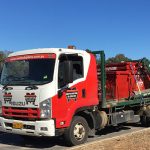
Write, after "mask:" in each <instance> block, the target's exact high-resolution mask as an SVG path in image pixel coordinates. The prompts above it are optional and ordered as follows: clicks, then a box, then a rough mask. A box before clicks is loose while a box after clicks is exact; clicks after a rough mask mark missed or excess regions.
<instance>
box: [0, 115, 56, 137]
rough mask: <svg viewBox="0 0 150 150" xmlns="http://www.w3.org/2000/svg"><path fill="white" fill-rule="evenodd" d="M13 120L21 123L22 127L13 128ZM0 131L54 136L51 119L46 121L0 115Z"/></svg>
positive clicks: (53, 123) (53, 124) (53, 126)
mask: <svg viewBox="0 0 150 150" xmlns="http://www.w3.org/2000/svg"><path fill="white" fill-rule="evenodd" d="M14 122H16V123H21V124H23V127H22V128H21V129H14V128H13V123H14ZM0 131H2V132H8V133H14V134H21V135H31V136H55V122H54V120H53V119H50V120H46V121H21V120H12V119H5V118H3V117H0Z"/></svg>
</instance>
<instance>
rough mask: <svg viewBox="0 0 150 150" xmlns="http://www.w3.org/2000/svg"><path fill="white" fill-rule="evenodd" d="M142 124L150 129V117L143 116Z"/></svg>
mask: <svg viewBox="0 0 150 150" xmlns="http://www.w3.org/2000/svg"><path fill="white" fill-rule="evenodd" d="M140 121H141V124H142V126H143V127H150V117H147V116H146V115H143V116H141V120H140Z"/></svg>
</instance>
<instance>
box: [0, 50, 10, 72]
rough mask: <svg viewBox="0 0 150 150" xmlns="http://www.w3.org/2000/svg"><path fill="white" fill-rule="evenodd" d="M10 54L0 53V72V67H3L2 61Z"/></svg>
mask: <svg viewBox="0 0 150 150" xmlns="http://www.w3.org/2000/svg"><path fill="white" fill-rule="evenodd" d="M10 53H12V52H11V51H7V50H5V51H0V72H1V70H2V67H3V64H4V61H5V58H6V57H7V56H8V55H9V54H10Z"/></svg>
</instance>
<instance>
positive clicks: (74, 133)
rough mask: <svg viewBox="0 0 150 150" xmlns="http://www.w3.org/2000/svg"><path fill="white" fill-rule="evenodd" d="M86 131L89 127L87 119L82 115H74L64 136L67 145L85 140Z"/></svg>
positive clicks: (81, 142) (77, 143) (86, 136)
mask: <svg viewBox="0 0 150 150" xmlns="http://www.w3.org/2000/svg"><path fill="white" fill-rule="evenodd" d="M88 131H89V127H88V123H87V121H86V120H85V119H84V118H83V117H80V116H75V117H74V119H73V121H72V123H71V125H70V127H69V128H68V129H67V130H66V132H65V134H64V136H65V139H66V141H67V143H68V145H70V146H73V145H79V144H83V143H85V142H86V140H87V138H88Z"/></svg>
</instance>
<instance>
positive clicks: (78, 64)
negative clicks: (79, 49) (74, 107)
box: [58, 54, 83, 88]
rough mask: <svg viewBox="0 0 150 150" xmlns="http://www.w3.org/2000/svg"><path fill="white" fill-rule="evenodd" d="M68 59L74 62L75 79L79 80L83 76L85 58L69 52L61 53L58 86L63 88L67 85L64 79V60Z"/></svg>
mask: <svg viewBox="0 0 150 150" xmlns="http://www.w3.org/2000/svg"><path fill="white" fill-rule="evenodd" d="M66 60H70V61H72V63H73V80H74V81H75V80H77V79H79V78H82V77H83V58H82V57H81V56H78V55H74V54H68V55H61V57H60V58H59V69H58V88H62V87H63V86H65V83H64V80H63V78H64V77H63V74H64V73H63V71H64V69H63V68H64V67H65V66H64V64H63V62H64V61H66Z"/></svg>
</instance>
